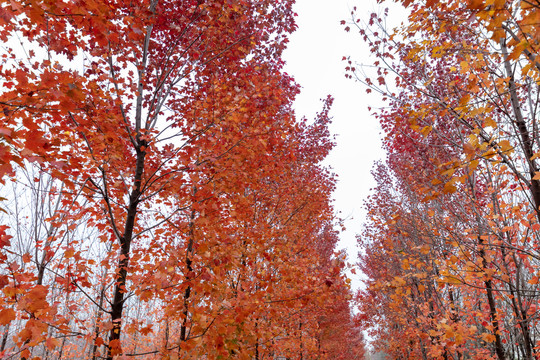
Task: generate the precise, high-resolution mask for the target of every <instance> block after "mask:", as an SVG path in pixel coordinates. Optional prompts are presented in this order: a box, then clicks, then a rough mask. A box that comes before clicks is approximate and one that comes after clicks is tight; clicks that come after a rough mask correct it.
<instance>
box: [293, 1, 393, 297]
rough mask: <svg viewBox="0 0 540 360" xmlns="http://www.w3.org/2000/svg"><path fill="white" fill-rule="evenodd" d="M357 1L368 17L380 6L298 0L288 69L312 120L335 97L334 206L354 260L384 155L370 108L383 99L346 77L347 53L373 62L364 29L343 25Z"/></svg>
mask: <svg viewBox="0 0 540 360" xmlns="http://www.w3.org/2000/svg"><path fill="white" fill-rule="evenodd" d="M353 5H357V6H359V8H360V9H361V11H359V15H360V16H361V17H362V18H364V19H368V18H369V14H370V13H371V12H373V11H376V10H377V9H380V6H379V5H377V4H376V2H375V1H374V0H356V1H354V0H297V3H296V7H295V8H296V12H297V13H298V17H297V24H298V30H297V31H296V32H295V33H294V34H293V35H292V36H291V41H290V43H289V47H288V50H287V51H286V53H285V60H286V62H287V65H286V68H285V70H286V71H287V72H288V73H289V74H291V75H293V76H294V78H295V79H296V81H297V82H298V83H299V84H300V85H301V86H302V93H301V94H300V96H299V97H298V99H297V101H296V103H295V109H296V112H297V115H298V116H300V117H301V116H306V117H307V118H310V119H311V118H313V117H314V115H315V113H317V112H318V111H319V110H320V109H321V102H320V99H323V98H325V97H326V96H327V95H328V94H330V95H332V96H333V97H334V98H335V101H334V106H333V109H332V112H331V114H332V116H333V124H332V127H331V131H332V132H333V133H334V134H335V135H336V136H337V139H336V140H337V146H336V148H335V149H334V151H333V152H332V154H331V155H330V157H329V158H328V160H327V164H328V165H330V166H331V167H332V168H333V170H334V172H335V173H337V174H338V179H339V182H338V186H337V190H336V192H335V194H334V198H335V203H334V205H335V208H336V210H337V211H339V212H340V216H341V217H343V218H347V221H346V227H347V231H345V232H344V233H342V234H341V242H340V245H339V246H340V248H347V251H348V253H349V259H350V260H351V261H355V257H356V254H357V252H358V250H357V248H356V238H355V236H356V234H359V233H361V231H362V222H363V220H364V216H365V213H364V211H363V202H364V200H365V199H366V197H367V196H368V194H369V190H370V188H371V187H373V185H374V182H373V179H372V177H371V174H370V170H371V168H372V166H373V163H374V162H375V161H376V160H378V159H382V158H384V152H383V151H382V150H381V142H380V138H381V135H380V127H379V124H378V122H377V120H376V119H375V118H374V117H373V116H372V115H371V114H370V111H368V106H377V104H380V102H379V99H378V98H377V95H374V94H373V93H372V94H369V95H368V94H366V91H365V89H364V88H363V86H362V85H361V84H360V83H357V82H355V81H353V80H349V79H346V78H345V76H344V74H345V70H344V69H345V66H346V63H345V62H344V61H342V58H343V56H351V57H352V58H353V59H356V60H357V61H358V62H361V63H365V64H368V63H371V62H372V60H370V58H369V50H368V49H367V48H366V46H365V44H364V42H363V41H362V39H361V38H360V36H359V34H358V32H355V31H351V32H350V33H347V32H345V31H344V26H342V25H340V21H341V20H350V18H351V15H350V8H351V7H352V6H353ZM386 6H387V5H386ZM360 284H361V281H360V277H359V276H353V286H354V287H355V288H357V287H358V286H360Z"/></svg>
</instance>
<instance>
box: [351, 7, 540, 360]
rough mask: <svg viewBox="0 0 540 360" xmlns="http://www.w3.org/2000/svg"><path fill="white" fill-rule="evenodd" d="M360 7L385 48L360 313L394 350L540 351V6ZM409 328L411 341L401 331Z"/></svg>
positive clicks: (374, 39)
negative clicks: (389, 10) (399, 19)
mask: <svg viewBox="0 0 540 360" xmlns="http://www.w3.org/2000/svg"><path fill="white" fill-rule="evenodd" d="M401 3H402V4H403V5H405V6H406V7H407V8H408V9H409V11H410V15H409V22H408V23H407V24H405V25H403V26H402V27H400V28H397V29H396V30H395V31H394V32H389V30H388V29H386V28H384V15H378V14H373V15H372V16H371V18H370V20H369V23H368V24H367V25H366V26H362V25H360V22H359V21H358V22H357V21H356V19H354V20H353V23H352V24H349V25H348V26H354V25H357V29H358V30H359V32H360V34H361V36H363V37H364V39H365V40H366V42H367V43H368V46H369V47H370V49H371V51H372V52H373V53H374V54H375V56H376V57H377V60H376V63H375V66H376V67H377V69H376V71H375V76H376V78H377V80H375V81H373V80H371V79H372V77H370V76H369V74H366V73H362V69H361V68H358V69H357V68H356V66H355V65H354V64H353V63H352V60H350V64H349V68H348V70H349V71H350V77H355V78H357V79H358V80H359V81H361V82H363V83H364V84H366V85H368V86H369V87H370V88H371V89H372V90H376V91H378V92H379V93H380V94H382V95H383V96H384V97H385V98H386V100H387V101H388V105H389V106H388V107H387V108H385V109H382V110H380V111H378V112H377V116H378V117H379V119H380V121H381V125H382V128H383V130H384V132H385V139H384V142H385V148H386V150H387V153H388V158H387V161H386V164H381V165H380V166H378V167H377V168H376V169H375V170H374V175H375V178H376V181H377V184H378V186H377V188H376V193H375V194H374V195H373V196H372V198H371V199H370V200H369V202H368V204H367V209H368V211H369V218H370V220H369V221H370V224H369V226H368V227H367V229H366V232H365V233H364V234H363V235H362V237H361V240H360V243H361V246H362V247H363V251H364V253H363V254H362V255H361V268H362V269H363V271H364V272H365V273H366V274H367V276H368V277H369V281H368V287H367V289H366V290H365V291H362V292H360V293H359V294H358V299H357V300H358V301H359V304H360V305H359V306H360V308H361V312H360V315H359V317H358V320H359V321H360V323H362V324H364V326H365V327H366V328H371V329H372V331H373V334H374V336H375V337H376V339H377V341H376V345H377V346H378V347H379V348H380V349H382V350H383V351H385V352H387V353H388V354H390V355H391V356H393V357H394V358H400V357H405V358H419V359H422V358H423V359H431V358H434V359H450V358H454V359H459V358H478V359H482V358H486V359H509V358H512V359H514V358H519V359H535V358H537V357H538V356H539V355H538V346H539V344H538V340H537V339H536V335H535V334H537V331H538V326H539V323H538V317H537V314H538V313H537V302H538V292H537V291H538V277H537V274H538V269H539V265H540V264H539V263H538V259H539V258H538V246H537V244H538V230H540V225H539V213H540V210H539V206H540V202H539V199H540V198H539V192H538V189H539V188H538V186H539V183H538V180H539V178H540V177H539V173H538V164H537V161H538V160H537V157H538V155H537V154H538V152H539V150H540V149H539V147H538V140H537V139H538V128H537V125H538V120H537V105H538V100H537V94H538V87H537V79H538V65H537V63H536V61H535V58H536V54H537V50H536V49H537V44H538V33H537V26H535V25H534V24H535V23H537V18H538V15H539V14H540V12H539V8H538V6H536V5H534V4H532V3H529V2H518V1H469V2H460V1H447V2H443V3H441V2H434V1H425V2H424V1H414V0H413V1H403V2H401ZM395 339H399V341H395Z"/></svg>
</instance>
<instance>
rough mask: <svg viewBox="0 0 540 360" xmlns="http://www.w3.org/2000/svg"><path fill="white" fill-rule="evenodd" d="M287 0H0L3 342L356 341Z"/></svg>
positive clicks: (78, 351)
mask: <svg viewBox="0 0 540 360" xmlns="http://www.w3.org/2000/svg"><path fill="white" fill-rule="evenodd" d="M293 3H294V1H292V0H283V1H277V2H276V1H271V0H251V1H247V0H182V1H172V0H138V1H132V0H129V1H127V0H84V1H83V0H9V1H2V4H1V5H0V41H1V42H2V47H1V48H0V54H1V55H0V57H1V60H0V83H1V85H0V89H1V90H0V109H1V110H0V194H1V199H0V200H1V201H0V212H1V214H0V249H1V252H0V289H1V291H2V296H1V297H0V358H2V359H5V360H7V359H51V360H52V359H92V360H94V359H108V360H112V359H360V358H361V357H362V354H363V352H364V347H363V334H362V332H361V330H360V328H359V326H358V325H357V324H356V323H355V322H354V319H353V315H352V313H351V310H350V306H349V305H350V301H351V300H352V293H351V290H350V280H349V279H348V278H347V277H346V276H345V270H346V268H347V264H346V256H345V253H344V252H342V251H338V250H337V248H336V243H337V241H338V236H339V234H338V229H339V219H337V218H336V216H335V214H334V210H333V207H332V204H331V197H332V191H333V188H334V186H335V181H336V180H335V175H334V174H333V173H332V172H331V171H330V170H329V169H328V168H327V167H326V166H324V165H322V161H323V160H324V159H325V157H326V156H327V154H328V153H329V151H331V149H332V147H333V146H334V140H333V137H332V136H331V134H330V132H329V130H328V125H329V123H330V113H329V112H330V107H331V104H332V101H333V100H332V98H331V97H328V98H327V99H325V100H324V101H323V102H322V103H321V104H320V109H319V113H318V115H317V116H316V117H315V119H298V118H297V117H296V116H295V113H294V110H293V108H292V102H293V100H294V98H295V96H296V95H297V93H298V92H299V86H298V85H297V84H296V83H295V82H294V80H293V78H292V77H291V76H289V75H287V74H286V73H285V72H284V71H283V65H284V61H283V59H282V52H283V50H284V48H285V47H286V44H287V39H288V36H289V34H290V33H291V32H292V31H294V30H295V28H296V25H295V22H294V18H295V14H294V12H293V10H292V5H293Z"/></svg>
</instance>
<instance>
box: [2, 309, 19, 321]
mask: <svg viewBox="0 0 540 360" xmlns="http://www.w3.org/2000/svg"><path fill="white" fill-rule="evenodd" d="M16 317H17V315H16V313H15V310H13V309H11V308H8V309H4V310H2V311H0V325H7V324H9V323H10V322H11V321H13V320H15V318H16Z"/></svg>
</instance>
